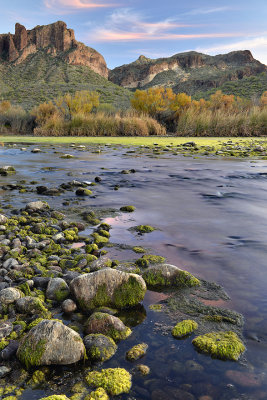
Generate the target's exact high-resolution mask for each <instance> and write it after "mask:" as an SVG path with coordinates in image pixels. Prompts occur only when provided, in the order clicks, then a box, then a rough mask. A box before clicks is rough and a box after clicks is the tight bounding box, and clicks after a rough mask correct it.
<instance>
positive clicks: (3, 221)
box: [0, 214, 7, 225]
mask: <svg viewBox="0 0 267 400" xmlns="http://www.w3.org/2000/svg"><path fill="white" fill-rule="evenodd" d="M6 223H7V217H6V216H5V215H3V214H0V225H3V224H6Z"/></svg>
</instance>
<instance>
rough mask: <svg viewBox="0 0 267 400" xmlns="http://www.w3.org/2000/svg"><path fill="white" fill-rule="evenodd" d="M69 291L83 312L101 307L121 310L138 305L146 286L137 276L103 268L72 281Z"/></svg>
mask: <svg viewBox="0 0 267 400" xmlns="http://www.w3.org/2000/svg"><path fill="white" fill-rule="evenodd" d="M70 290H71V292H72V294H73V295H74V297H75V299H76V300H77V302H78V304H79V306H80V307H81V308H82V309H83V310H91V309H94V308H97V307H103V306H110V307H115V308H120V309H121V308H127V307H133V306H135V305H137V304H138V303H140V302H141V301H142V300H143V299H144V295H145V292H146V284H145V281H144V279H143V278H142V277H141V276H139V275H136V274H128V273H126V272H121V271H116V270H114V269H111V268H105V269H102V270H100V271H96V272H93V273H89V274H84V275H80V276H78V277H77V278H75V279H73V280H72V281H71V283H70Z"/></svg>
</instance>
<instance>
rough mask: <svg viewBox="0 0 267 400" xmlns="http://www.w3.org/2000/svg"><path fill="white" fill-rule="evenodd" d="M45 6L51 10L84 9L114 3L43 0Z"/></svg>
mask: <svg viewBox="0 0 267 400" xmlns="http://www.w3.org/2000/svg"><path fill="white" fill-rule="evenodd" d="M44 4H45V6H46V7H47V8H48V9H50V10H51V11H60V10H62V9H63V11H66V9H69V10H74V9H76V10H84V9H90V8H103V7H112V6H113V5H114V4H110V3H102V2H100V1H98V0H96V1H93V0H44Z"/></svg>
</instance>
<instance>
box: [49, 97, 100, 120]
mask: <svg viewBox="0 0 267 400" xmlns="http://www.w3.org/2000/svg"><path fill="white" fill-rule="evenodd" d="M55 104H56V106H57V108H58V110H59V112H60V114H61V115H62V116H63V117H64V119H68V120H72V118H73V116H74V115H75V114H88V113H90V112H91V111H92V109H93V108H97V107H98V106H99V94H98V93H97V92H90V91H86V90H82V91H80V92H76V93H75V95H74V96H72V95H71V94H70V93H67V94H65V95H64V96H61V97H59V98H57V99H56V101H55Z"/></svg>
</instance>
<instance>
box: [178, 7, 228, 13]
mask: <svg viewBox="0 0 267 400" xmlns="http://www.w3.org/2000/svg"><path fill="white" fill-rule="evenodd" d="M229 10H231V8H230V7H213V8H195V9H193V10H191V11H188V12H187V13H185V14H184V15H205V14H214V13H220V12H224V11H229Z"/></svg>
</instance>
